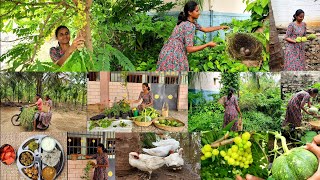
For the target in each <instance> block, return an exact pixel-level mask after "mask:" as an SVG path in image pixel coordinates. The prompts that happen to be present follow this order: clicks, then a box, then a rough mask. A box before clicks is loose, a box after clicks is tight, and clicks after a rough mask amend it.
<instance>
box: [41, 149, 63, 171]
mask: <svg viewBox="0 0 320 180" xmlns="http://www.w3.org/2000/svg"><path fill="white" fill-rule="evenodd" d="M60 157H61V151H60V150H58V149H54V150H53V151H51V152H47V151H44V152H43V153H42V154H41V160H42V162H43V163H44V164H46V165H48V166H52V167H54V166H56V165H57V164H58V162H59V161H60Z"/></svg>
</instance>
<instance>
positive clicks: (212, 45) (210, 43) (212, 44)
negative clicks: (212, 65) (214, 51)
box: [207, 41, 217, 47]
mask: <svg viewBox="0 0 320 180" xmlns="http://www.w3.org/2000/svg"><path fill="white" fill-rule="evenodd" d="M216 45H217V44H216V43H215V42H212V41H211V42H208V43H207V47H215V46H216Z"/></svg>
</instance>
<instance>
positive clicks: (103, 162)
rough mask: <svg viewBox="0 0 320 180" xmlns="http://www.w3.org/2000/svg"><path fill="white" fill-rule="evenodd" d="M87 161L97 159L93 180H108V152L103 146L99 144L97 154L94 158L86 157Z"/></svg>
mask: <svg viewBox="0 0 320 180" xmlns="http://www.w3.org/2000/svg"><path fill="white" fill-rule="evenodd" d="M85 158H86V159H96V161H97V164H96V165H95V166H94V168H95V169H94V174H93V180H107V179H108V168H109V159H108V154H107V150H106V149H105V148H104V145H103V144H98V147H97V154H94V155H92V156H85Z"/></svg>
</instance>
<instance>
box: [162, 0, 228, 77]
mask: <svg viewBox="0 0 320 180" xmlns="http://www.w3.org/2000/svg"><path fill="white" fill-rule="evenodd" d="M199 15H200V12H199V6H198V4H197V3H196V2H194V1H189V2H188V3H187V4H186V5H185V6H184V12H181V13H180V14H179V17H178V23H177V25H176V27H175V28H174V30H173V32H172V34H171V36H170V38H169V40H168V41H167V42H166V44H165V45H164V46H163V47H162V50H161V52H160V55H159V59H158V63H157V70H158V71H188V70H189V64H188V59H187V53H192V52H196V51H200V50H203V49H204V48H206V47H214V46H216V43H214V42H208V43H206V44H204V45H200V46H193V45H194V43H193V38H194V35H195V31H196V30H200V31H203V32H212V31H216V30H221V29H226V28H228V27H227V26H217V27H207V28H205V27H201V26H200V25H199V24H197V22H196V21H195V20H196V19H198V17H199Z"/></svg>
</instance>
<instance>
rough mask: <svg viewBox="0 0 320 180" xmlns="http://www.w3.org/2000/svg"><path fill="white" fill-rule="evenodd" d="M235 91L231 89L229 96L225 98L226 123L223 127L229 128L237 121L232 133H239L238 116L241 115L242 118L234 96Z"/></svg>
mask: <svg viewBox="0 0 320 180" xmlns="http://www.w3.org/2000/svg"><path fill="white" fill-rule="evenodd" d="M234 93H235V89H233V88H229V92H228V96H227V97H225V101H224V108H225V112H224V122H223V127H225V126H227V125H228V124H229V123H230V122H231V121H233V120H236V122H235V123H234V124H233V126H232V127H231V130H232V131H237V130H238V114H240V117H242V114H241V111H240V108H239V105H238V100H237V98H236V97H235V96H234Z"/></svg>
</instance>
